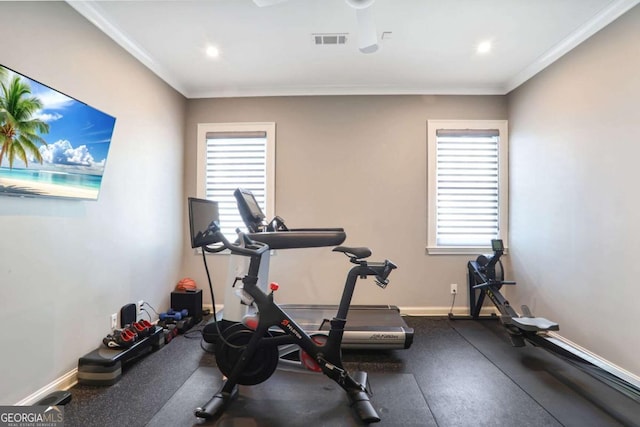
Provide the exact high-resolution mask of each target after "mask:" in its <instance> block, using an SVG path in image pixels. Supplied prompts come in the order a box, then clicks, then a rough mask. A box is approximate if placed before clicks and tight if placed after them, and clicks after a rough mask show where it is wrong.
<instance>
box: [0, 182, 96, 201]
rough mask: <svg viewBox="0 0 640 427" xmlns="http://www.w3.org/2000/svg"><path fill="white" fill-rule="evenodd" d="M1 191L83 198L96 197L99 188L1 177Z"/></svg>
mask: <svg viewBox="0 0 640 427" xmlns="http://www.w3.org/2000/svg"><path fill="white" fill-rule="evenodd" d="M0 193H7V194H13V195H25V196H35V195H42V196H57V197H75V198H81V199H96V198H97V197H98V190H97V189H96V190H91V189H84V188H76V187H66V186H64V185H55V184H49V183H44V182H36V181H22V180H19V179H7V178H0Z"/></svg>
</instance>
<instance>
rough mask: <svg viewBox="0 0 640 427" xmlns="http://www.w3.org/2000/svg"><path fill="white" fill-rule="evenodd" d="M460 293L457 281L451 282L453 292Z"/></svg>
mask: <svg viewBox="0 0 640 427" xmlns="http://www.w3.org/2000/svg"><path fill="white" fill-rule="evenodd" d="M457 293H458V284H457V283H452V284H451V294H453V295H455V294H457Z"/></svg>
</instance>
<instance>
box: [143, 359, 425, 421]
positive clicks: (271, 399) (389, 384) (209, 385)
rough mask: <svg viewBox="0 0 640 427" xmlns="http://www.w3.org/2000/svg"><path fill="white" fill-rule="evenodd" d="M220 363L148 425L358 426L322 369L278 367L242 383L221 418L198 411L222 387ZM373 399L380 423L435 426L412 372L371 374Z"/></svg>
mask: <svg viewBox="0 0 640 427" xmlns="http://www.w3.org/2000/svg"><path fill="white" fill-rule="evenodd" d="M220 378H221V377H220V372H219V371H218V370H217V369H216V368H208V367H201V368H199V369H197V370H196V371H195V372H194V373H193V375H192V376H191V377H190V378H189V379H188V380H187V381H186V382H185V383H184V385H183V386H182V387H181V388H180V389H179V390H178V391H177V392H176V393H175V394H174V395H173V396H172V397H171V399H169V401H168V402H167V403H166V405H164V407H163V408H162V409H161V410H160V411H159V412H158V413H157V414H156V415H155V416H154V417H153V419H151V421H150V422H149V423H148V424H147V426H149V427H165V426H191V425H194V426H195V425H198V426H200V425H211V426H219V427H222V426H225V427H228V426H233V427H281V426H287V427H289V426H301V427H302V426H305V427H308V426H314V427H315V426H318V427H321V426H327V427H337V426H357V425H361V423H360V421H359V420H357V417H356V415H355V413H354V412H353V411H352V409H351V408H350V407H349V403H348V399H347V396H346V394H345V393H344V391H343V390H342V389H341V388H340V387H339V386H338V385H337V384H335V383H334V382H333V381H331V380H330V379H328V378H326V377H325V376H323V375H321V374H312V373H305V372H289V371H282V370H278V371H276V372H275V373H274V375H273V376H272V377H271V378H269V379H268V380H267V381H265V382H264V383H262V384H258V385H255V386H250V387H249V386H246V387H244V386H241V387H240V394H239V396H238V398H237V399H236V400H234V401H233V402H232V403H231V405H230V406H229V407H228V408H227V410H226V411H225V413H224V414H223V415H222V417H220V418H219V419H218V420H214V421H210V422H202V421H201V420H198V419H197V418H196V417H195V415H194V409H195V408H196V407H197V406H200V405H203V404H204V403H206V402H207V401H208V400H209V399H210V398H211V396H213V394H214V393H215V392H216V391H217V390H218V388H219V386H220V381H221V380H220ZM369 382H370V383H371V387H372V390H373V397H372V399H371V400H372V403H373V404H374V407H375V408H376V410H377V411H378V414H379V415H380V417H381V418H382V421H381V422H380V423H378V424H376V425H378V426H416V427H417V426H421V427H427V426H436V423H435V420H434V419H433V416H432V415H431V412H430V411H429V408H428V407H427V403H426V402H425V400H424V398H423V395H422V393H421V392H420V389H419V388H418V384H417V383H416V381H415V378H414V377H413V375H412V374H370V375H369Z"/></svg>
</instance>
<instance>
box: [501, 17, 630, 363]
mask: <svg viewBox="0 0 640 427" xmlns="http://www.w3.org/2000/svg"><path fill="white" fill-rule="evenodd" d="M639 29H640V7H639V6H637V7H635V8H634V9H632V10H631V11H629V12H628V13H627V14H625V15H623V16H622V17H621V18H619V19H618V20H617V21H616V22H614V23H613V24H611V25H609V26H608V27H607V28H605V29H603V30H602V31H600V32H599V33H598V34H596V35H595V36H594V37H592V38H591V39H590V40H588V41H587V42H585V43H584V44H582V45H581V46H579V47H578V48H577V49H575V50H574V51H572V52H571V53H570V54H568V55H567V56H565V57H564V58H563V59H561V60H560V61H558V62H557V63H555V64H554V65H552V66H551V67H550V68H549V69H547V70H546V71H544V72H543V73H541V74H539V75H538V76H536V77H535V78H534V79H532V80H531V81H529V82H528V83H526V84H525V85H524V86H522V87H520V88H519V89H518V90H516V91H515V92H514V93H512V94H510V95H509V120H510V122H509V125H510V130H511V133H510V138H511V141H510V147H511V163H510V167H511V218H510V221H511V224H510V226H511V228H510V231H511V248H512V250H511V256H510V259H511V264H512V271H513V277H514V278H515V279H516V280H517V281H518V286H516V287H515V289H512V292H511V293H510V296H511V302H512V303H527V304H529V305H530V307H531V308H532V309H533V312H534V314H536V315H538V316H543V317H547V318H549V319H553V320H555V321H557V322H558V323H559V324H560V334H561V335H562V336H564V337H566V338H568V339H570V340H572V341H573V342H575V343H577V344H579V345H581V346H583V347H585V348H587V349H589V350H590V351H592V352H594V353H596V354H598V355H600V356H601V357H604V358H606V359H608V360H609V361H611V362H613V363H615V364H617V365H619V366H621V367H622V368H625V369H627V370H629V371H631V372H633V373H635V374H636V375H640V358H638V353H640V334H639V333H638V329H637V326H638V324H640V310H638V277H639V275H640V262H638V256H639V255H640V222H639V221H638V218H640V214H639V212H640V201H639V200H638V191H637V188H636V186H637V184H638V182H640V168H639V167H638V159H639V158H640V144H639V143H638V135H640V107H639V105H640V103H639V99H640V77H639V76H640V43H639V42H640V38H639V35H640V32H639V31H638V30H639Z"/></svg>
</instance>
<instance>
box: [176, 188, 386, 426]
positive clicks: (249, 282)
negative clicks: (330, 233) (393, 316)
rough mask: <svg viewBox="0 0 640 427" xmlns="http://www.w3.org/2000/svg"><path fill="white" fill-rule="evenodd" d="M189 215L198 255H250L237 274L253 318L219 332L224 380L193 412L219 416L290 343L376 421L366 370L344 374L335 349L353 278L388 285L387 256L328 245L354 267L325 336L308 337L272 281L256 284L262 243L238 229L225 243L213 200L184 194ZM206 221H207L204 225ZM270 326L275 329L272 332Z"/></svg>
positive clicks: (363, 416) (365, 418)
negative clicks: (266, 284)
mask: <svg viewBox="0 0 640 427" xmlns="http://www.w3.org/2000/svg"><path fill="white" fill-rule="evenodd" d="M189 219H190V228H191V245H192V247H194V248H196V247H201V248H202V249H203V258H204V251H207V250H212V251H218V250H219V247H223V248H225V249H228V250H229V251H230V252H231V253H232V254H238V255H243V256H247V257H249V258H250V262H249V268H248V271H247V274H246V275H245V276H244V277H243V278H242V285H243V288H242V290H243V299H244V300H245V303H248V304H251V305H255V306H256V307H257V311H256V313H255V315H254V317H253V318H254V319H255V320H257V322H245V323H246V324H245V323H242V322H238V323H235V324H233V325H231V326H229V327H227V328H226V329H224V330H221V331H220V334H221V335H220V339H218V340H217V341H216V347H215V356H216V363H217V365H218V368H219V369H220V371H221V372H222V373H223V374H224V375H225V376H226V377H227V380H226V381H225V382H224V383H223V385H222V387H221V388H220V389H219V390H218V392H217V393H216V394H215V395H214V396H213V397H212V398H211V399H210V400H209V401H208V402H207V403H206V404H205V405H204V406H202V407H199V408H197V409H196V411H195V415H196V416H197V417H198V418H204V419H211V418H215V417H217V416H219V415H220V414H222V412H224V410H225V408H226V407H227V405H228V404H230V403H231V401H233V399H234V398H235V397H236V396H237V395H238V385H255V384H259V383H261V382H264V381H266V380H267V379H268V378H269V377H271V375H272V374H273V373H274V371H275V369H276V367H277V365H278V362H279V357H280V356H279V351H278V347H279V346H287V345H291V344H296V345H298V346H299V347H300V349H301V350H300V351H301V359H302V360H303V361H304V364H305V366H306V367H307V368H308V369H310V370H313V371H318V372H322V373H323V374H324V375H326V376H328V377H329V378H331V379H332V380H333V381H335V382H336V383H337V384H338V385H339V386H340V387H342V389H343V390H344V391H345V392H346V393H347V397H348V398H349V401H350V405H351V407H352V408H353V409H354V410H355V412H356V414H357V416H358V417H359V418H360V420H361V421H362V422H364V423H367V424H369V423H375V422H378V421H380V417H379V416H378V414H377V412H376V410H375V409H374V407H373V405H372V404H371V402H370V400H369V396H370V390H369V388H368V387H367V384H368V381H367V374H366V372H354V374H353V375H351V374H349V372H347V370H346V369H345V368H344V366H343V363H342V354H341V350H340V347H341V343H342V337H343V333H344V327H345V324H346V318H347V314H348V311H349V305H350V304H351V299H352V296H353V292H354V289H355V285H356V281H357V280H358V278H361V279H364V278H367V277H368V276H374V277H375V279H376V284H378V285H379V286H380V287H382V288H384V287H386V286H387V284H388V283H389V279H388V277H389V274H390V273H391V271H392V270H393V269H395V268H396V266H395V265H394V264H393V263H392V262H391V261H389V260H385V261H384V262H368V261H366V258H368V257H369V256H370V255H371V251H370V250H369V249H368V248H363V247H356V248H353V247H345V246H338V247H336V248H334V249H333V250H334V251H335V252H341V253H344V254H345V255H346V256H347V257H348V258H349V261H350V262H351V263H353V264H355V265H354V266H353V267H352V268H351V270H350V271H349V273H348V275H347V279H346V282H345V287H344V290H343V293H342V297H341V300H340V304H339V306H338V311H337V314H336V316H335V317H334V318H333V319H332V320H331V321H330V325H331V328H330V330H329V333H328V335H321V334H319V335H309V334H308V333H307V332H306V331H304V330H303V329H302V328H301V327H300V326H299V325H298V324H297V323H296V322H295V321H294V320H293V319H292V318H291V317H290V316H289V315H287V313H286V312H285V311H283V310H282V309H281V308H280V306H279V305H278V304H277V303H276V302H275V301H274V292H276V291H277V289H278V286H277V285H276V284H275V283H272V284H271V285H270V289H269V293H266V292H264V291H263V290H262V289H260V287H259V286H257V283H258V275H259V269H260V263H261V257H262V255H263V254H264V253H266V252H267V251H269V246H268V245H266V244H264V243H260V242H256V241H253V240H251V239H250V238H249V237H248V236H247V235H245V234H244V233H241V232H239V233H238V234H239V239H238V241H237V242H236V243H231V242H229V241H228V240H227V239H226V238H225V236H224V235H223V234H222V233H221V232H220V227H219V224H218V215H217V203H216V202H212V201H208V200H202V199H195V198H189ZM207 221H211V222H209V223H208V225H206V226H205V225H204V224H205V223H207ZM214 244H215V245H217V246H218V247H217V248H214V249H211V247H210V245H214ZM205 268H206V260H205ZM207 275H208V269H207ZM248 325H249V326H248ZM250 326H251V327H250ZM274 328H275V329H278V331H279V332H278V333H274V332H273V329H274Z"/></svg>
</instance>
